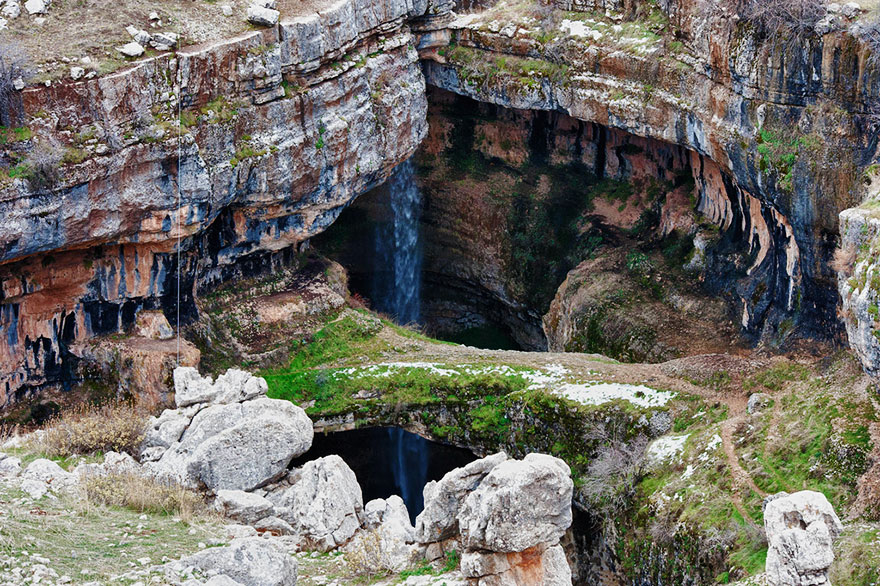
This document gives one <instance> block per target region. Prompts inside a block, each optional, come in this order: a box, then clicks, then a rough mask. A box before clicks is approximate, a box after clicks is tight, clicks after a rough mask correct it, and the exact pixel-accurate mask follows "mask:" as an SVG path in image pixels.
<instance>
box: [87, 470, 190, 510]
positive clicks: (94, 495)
mask: <svg viewBox="0 0 880 586" xmlns="http://www.w3.org/2000/svg"><path fill="white" fill-rule="evenodd" d="M81 486H82V489H83V491H84V492H85V497H86V499H87V500H88V501H89V502H90V503H93V504H98V505H109V506H114V507H125V508H127V509H131V510H133V511H137V512H139V513H154V514H160V515H178V516H180V518H181V519H182V520H184V521H187V522H188V521H189V520H190V519H192V516H193V515H194V514H195V513H197V512H199V511H200V510H202V509H203V508H204V507H205V502H204V500H203V499H202V497H201V496H200V495H199V494H198V493H197V492H195V491H193V490H190V489H188V488H185V487H183V486H181V485H179V484H176V483H172V482H160V481H157V480H154V479H152V478H149V477H145V476H141V475H140V474H135V473H119V474H107V475H105V476H87V477H86V478H85V479H84V480H83V482H82V483H81Z"/></svg>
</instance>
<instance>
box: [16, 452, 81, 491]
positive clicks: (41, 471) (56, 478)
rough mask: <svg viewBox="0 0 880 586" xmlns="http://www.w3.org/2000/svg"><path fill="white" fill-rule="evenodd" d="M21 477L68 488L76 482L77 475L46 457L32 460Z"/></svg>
mask: <svg viewBox="0 0 880 586" xmlns="http://www.w3.org/2000/svg"><path fill="white" fill-rule="evenodd" d="M21 477H22V479H25V480H37V481H39V482H43V483H45V484H46V485H48V486H49V487H51V488H66V487H68V486H71V485H73V484H74V483H75V482H76V477H75V476H74V475H73V474H72V473H70V472H67V471H66V470H64V469H63V468H62V467H61V466H59V465H58V464H56V463H55V462H53V461H52V460H47V459H45V458H40V459H39V460H34V461H33V462H31V463H30V464H29V465H28V467H27V468H25V470H24V472H22V473H21Z"/></svg>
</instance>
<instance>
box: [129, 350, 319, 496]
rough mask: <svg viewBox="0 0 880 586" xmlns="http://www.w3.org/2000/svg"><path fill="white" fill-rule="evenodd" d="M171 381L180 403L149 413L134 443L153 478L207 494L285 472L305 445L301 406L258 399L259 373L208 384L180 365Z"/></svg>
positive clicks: (308, 434)
mask: <svg viewBox="0 0 880 586" xmlns="http://www.w3.org/2000/svg"><path fill="white" fill-rule="evenodd" d="M174 380H175V388H176V391H177V394H176V397H177V402H178V405H184V406H183V407H180V408H178V409H175V410H166V411H165V412H163V413H162V415H161V416H159V417H153V418H152V419H151V420H150V423H149V428H148V430H147V433H146V437H145V440H144V445H143V448H142V451H143V459H144V460H147V461H148V464H147V469H148V470H149V471H150V472H151V473H152V474H154V475H155V476H156V477H158V478H161V479H169V480H174V481H176V482H180V483H181V484H183V485H185V486H191V487H200V486H204V487H206V488H207V489H208V490H210V491H211V492H215V493H216V492H218V491H222V490H233V491H247V490H253V489H255V488H258V487H260V486H264V485H266V484H269V483H270V482H273V481H274V480H277V479H278V478H280V477H281V476H283V475H284V474H286V473H287V466H288V464H289V463H290V461H291V460H292V459H293V458H295V457H297V456H300V455H302V454H304V453H305V452H306V451H307V450H308V449H309V448H310V447H311V445H312V437H313V435H314V431H313V428H312V422H311V420H310V419H309V418H308V416H307V415H306V414H305V412H304V411H303V410H302V409H300V408H299V407H297V406H295V405H293V404H291V403H290V402H288V401H281V400H277V399H269V398H266V397H265V392H266V382H265V381H264V380H262V379H260V378H257V377H253V376H251V375H250V374H248V373H246V372H243V371H237V370H233V369H230V370H229V371H227V372H226V374H225V375H222V376H219V377H217V381H216V382H212V381H211V379H203V378H201V377H200V376H199V375H198V372H195V370H194V369H191V368H186V367H181V368H178V369H177V370H175V373H174Z"/></svg>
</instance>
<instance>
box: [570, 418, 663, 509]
mask: <svg viewBox="0 0 880 586" xmlns="http://www.w3.org/2000/svg"><path fill="white" fill-rule="evenodd" d="M593 439H597V440H599V441H600V442H602V444H601V445H600V447H599V448H598V450H597V451H596V455H595V456H594V458H593V460H592V462H590V465H589V467H588V468H587V473H586V475H585V477H584V483H583V487H582V491H583V494H584V496H585V497H586V498H587V500H588V502H589V503H590V504H591V506H593V507H594V508H595V509H596V510H597V511H601V513H602V515H601V516H602V517H603V518H606V519H614V518H616V517H617V515H618V514H620V513H622V512H623V511H625V510H626V509H627V508H628V507H629V506H631V505H632V503H633V502H634V497H635V493H636V487H637V486H638V483H639V482H640V481H641V479H642V477H643V476H644V472H645V471H644V462H645V459H644V455H645V449H646V448H647V447H648V440H647V438H646V437H644V436H642V435H640V436H637V437H635V438H634V439H631V440H629V441H626V440H625V439H624V438H623V436H622V434H621V433H619V432H613V433H609V432H608V431H607V430H605V429H601V428H600V429H598V430H596V431H595V432H594V434H593Z"/></svg>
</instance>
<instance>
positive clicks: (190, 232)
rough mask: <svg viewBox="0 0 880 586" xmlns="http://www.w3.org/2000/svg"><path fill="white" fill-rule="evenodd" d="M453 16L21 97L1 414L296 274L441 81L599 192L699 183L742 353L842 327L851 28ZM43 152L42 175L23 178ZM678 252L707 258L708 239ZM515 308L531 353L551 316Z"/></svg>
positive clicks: (169, 62)
mask: <svg viewBox="0 0 880 586" xmlns="http://www.w3.org/2000/svg"><path fill="white" fill-rule="evenodd" d="M451 8H452V6H451V5H450V4H448V3H436V4H435V3H429V2H427V1H424V0H423V1H422V2H413V3H408V2H393V1H390V0H389V1H386V2H382V1H378V0H377V1H373V2H360V1H359V2H346V1H342V2H337V3H336V4H334V5H332V6H328V7H327V8H326V9H321V10H319V11H317V12H315V13H314V14H312V15H309V16H301V17H297V18H287V19H285V18H284V17H282V22H281V23H280V24H279V25H278V26H277V27H272V28H268V29H264V30H255V31H253V32H249V33H245V34H243V35H240V36H238V37H235V38H232V39H227V40H224V41H221V42H216V43H212V44H209V45H205V46H193V47H185V48H183V49H181V50H179V51H176V52H173V53H163V54H160V55H158V56H154V57H151V58H147V59H143V60H141V61H138V62H136V63H134V64H133V66H132V67H131V68H129V69H126V70H124V71H121V72H119V73H115V74H111V75H107V76H103V77H98V78H96V79H92V80H85V81H79V82H72V81H65V82H61V83H55V84H54V85H51V86H49V87H44V86H38V87H30V88H27V89H25V90H24V91H23V92H22V94H21V97H22V101H23V106H24V112H25V121H24V122H25V125H26V126H27V128H28V129H29V136H28V137H26V138H24V139H23V140H21V141H18V142H13V143H8V144H6V145H5V153H4V162H5V163H6V164H7V166H8V168H9V173H8V175H9V177H8V178H7V179H5V180H4V182H5V184H4V185H3V186H2V188H0V206H2V219H0V223H2V229H0V280H2V288H0V291H2V293H0V330H2V336H0V383H2V387H0V389H2V397H0V406H2V405H7V404H9V403H10V402H12V401H15V400H17V399H20V398H22V397H24V396H27V395H29V394H32V393H34V392H36V391H38V390H40V389H42V388H46V387H48V386H52V385H59V384H61V385H66V384H70V383H72V382H75V381H76V380H77V379H78V377H79V376H81V375H80V374H78V373H77V362H78V358H79V357H80V356H82V355H83V354H84V353H85V352H86V351H87V350H86V349H85V346H84V345H87V343H88V342H89V341H90V340H92V339H94V338H95V337H96V336H100V335H104V334H114V333H119V332H124V331H126V330H127V329H128V328H129V327H130V326H131V324H132V323H133V322H134V321H135V320H136V316H137V314H138V313H139V312H141V311H142V310H153V309H157V310H162V311H163V312H164V313H165V316H166V317H167V318H168V320H169V321H170V322H171V323H172V325H176V322H177V316H178V312H179V314H180V319H181V322H182V323H187V322H188V321H192V320H195V319H196V318H197V313H198V310H197V308H196V304H195V298H196V297H197V296H199V295H200V294H204V293H207V292H210V291H211V289H212V288H213V287H215V286H216V285H217V284H219V283H221V282H223V281H228V280H230V279H235V278H238V277H241V276H245V275H249V274H253V273H258V272H265V271H269V270H272V269H273V268H274V267H278V266H281V265H286V264H290V263H291V262H293V259H294V256H295V253H296V250H297V248H298V246H299V244H300V243H302V242H304V241H305V240H307V239H308V238H310V237H311V236H314V235H315V234H318V233H320V232H322V231H323V230H324V229H325V228H326V227H327V226H328V225H330V224H331V223H332V222H333V221H334V220H335V218H336V217H337V216H338V215H339V213H340V211H341V210H342V209H343V208H344V207H345V206H346V205H347V204H348V203H349V202H351V201H352V200H353V199H354V198H355V197H357V196H358V195H359V194H361V193H364V192H366V191H368V190H369V189H371V188H373V187H375V186H376V185H378V184H380V183H382V182H383V181H384V180H385V179H387V177H388V176H389V174H390V172H391V170H392V169H393V168H394V167H395V166H396V165H398V164H399V163H401V162H403V161H404V160H406V159H408V158H409V157H410V156H411V155H412V154H413V153H414V152H415V151H416V148H417V146H418V145H419V143H420V142H421V141H422V139H423V138H424V137H425V136H426V135H427V133H428V127H427V123H426V111H427V100H426V90H425V83H426V81H427V83H428V84H429V85H431V86H434V87H436V88H439V89H443V90H446V91H449V92H453V93H456V94H460V95H462V96H467V97H470V98H473V99H474V100H477V101H479V102H482V103H488V104H494V105H497V106H503V107H505V108H508V109H513V110H517V111H525V112H532V114H529V116H530V117H532V118H533V119H534V121H536V122H535V123H537V124H545V123H546V122H547V121H548V120H550V118H552V119H553V120H556V121H558V120H559V116H560V115H561V114H565V115H566V116H567V117H568V118H569V119H570V120H572V121H575V122H566V123H565V124H568V125H569V126H570V130H572V131H573V132H575V134H577V132H585V133H587V134H586V135H585V136H586V138H583V139H582V138H577V139H574V138H572V140H570V141H569V142H568V144H567V145H560V148H562V150H565V151H566V152H565V155H564V158H566V161H567V162H569V163H571V162H577V163H578V164H582V165H584V166H585V167H587V168H588V169H591V170H592V172H593V173H594V174H596V175H598V176H599V177H604V176H605V175H606V174H608V173H610V172H614V171H615V170H614V165H615V163H618V164H623V166H624V168H625V169H626V165H627V163H626V161H625V159H626V157H624V160H623V162H622V163H621V161H615V159H613V158H610V157H609V156H608V152H609V149H608V148H607V146H606V147H605V148H595V149H594V148H593V147H589V145H595V144H598V143H599V142H600V141H602V140H605V141H609V142H607V144H612V145H614V146H615V147H621V146H623V145H625V144H637V143H638V141H637V140H636V138H632V139H631V138H627V137H630V136H631V137H640V139H650V140H651V141H655V142H653V143H651V144H652V145H669V146H662V148H661V150H662V149H672V148H673V147H675V148H676V149H679V150H674V149H673V150H674V153H673V155H674V156H673V159H674V164H672V165H665V164H664V166H663V169H657V170H656V171H657V173H659V174H660V175H661V176H662V175H663V174H665V173H666V172H667V171H669V172H671V173H672V174H673V175H674V172H675V170H676V169H678V170H686V171H687V172H688V173H689V174H690V176H691V177H693V180H694V192H693V193H694V195H695V202H693V207H692V209H693V210H696V212H697V213H698V215H699V217H700V218H705V219H707V220H708V221H709V222H710V223H711V224H714V226H715V227H716V228H715V229H716V231H717V232H718V233H719V234H720V238H719V239H718V241H719V242H725V243H726V244H725V246H727V248H726V249H724V248H723V247H722V248H716V249H715V250H716V251H717V254H714V255H713V254H710V255H709V257H708V258H709V262H708V265H707V266H708V267H709V268H708V269H707V273H706V274H709V273H713V267H715V268H717V267H720V266H723V267H724V268H722V269H720V272H721V273H723V275H724V278H723V279H720V280H719V281H718V283H717V285H718V288H717V290H718V291H721V290H723V291H724V292H725V294H727V295H728V296H730V297H731V299H732V303H734V305H735V306H736V314H737V316H736V317H737V319H736V321H737V323H738V324H740V325H741V329H742V331H743V333H744V334H745V335H746V336H747V337H748V338H750V339H751V340H752V341H755V342H756V341H759V340H771V341H772V340H778V339H779V338H780V337H781V333H788V332H795V333H797V334H798V335H805V336H821V337H827V336H829V335H830V336H832V337H834V336H836V335H838V334H839V333H840V332H841V331H842V328H841V327H840V322H839V320H838V319H837V317H836V315H835V313H836V308H837V298H838V297H837V287H838V283H837V275H836V273H835V271H834V270H833V269H832V268H831V266H830V264H829V260H830V257H831V254H832V252H833V250H834V248H835V246H836V241H837V237H838V214H839V213H840V212H841V211H842V210H844V209H846V208H849V207H852V206H855V205H857V204H859V203H860V202H861V201H862V199H863V197H864V186H863V184H862V181H861V179H862V175H863V170H864V169H865V168H866V167H867V166H868V164H869V163H870V162H871V161H872V160H873V158H874V155H875V151H876V146H877V145H876V136H875V134H874V133H872V132H871V131H870V128H869V114H870V112H871V111H872V108H873V107H874V104H875V102H876V100H877V97H878V94H880V87H878V83H880V80H878V75H877V72H876V68H873V67H870V66H869V59H870V56H871V55H870V49H869V48H868V47H867V46H866V45H865V44H864V43H862V42H861V41H860V40H859V38H858V34H857V27H858V26H859V21H858V15H856V16H855V17H853V18H849V19H848V18H845V17H843V16H842V15H831V17H829V18H826V19H823V24H822V26H821V27H817V29H816V31H815V34H811V35H807V37H806V38H805V39H803V41H802V42H801V43H781V44H775V43H773V42H771V41H769V40H767V39H764V38H762V37H761V35H760V34H759V33H758V32H756V31H755V30H754V29H753V28H752V27H751V26H750V25H749V23H747V22H745V21H742V20H737V19H733V18H730V16H729V15H728V14H725V13H724V12H723V11H721V10H720V8H718V7H715V8H713V9H706V6H705V5H704V3H702V2H697V1H696V0H679V1H677V2H661V3H659V5H657V6H655V5H654V4H651V3H648V2H620V3H615V2H611V3H608V2H600V3H594V2H587V3H565V2H562V3H559V4H558V5H555V7H553V8H552V9H551V8H547V7H541V5H538V4H535V5H531V4H507V3H504V2H502V3H499V4H498V5H496V6H494V7H493V6H482V5H479V6H468V7H467V8H468V9H470V10H473V12H472V13H470V14H463V15H460V16H456V15H455V14H454V13H452V12H450V9H451ZM594 10H600V11H607V14H602V13H600V12H593V11H594ZM462 12H464V10H462ZM420 58H421V60H422V65H421V66H420V64H419V59H420ZM535 112H549V113H550V114H549V116H550V118H548V117H547V115H544V114H540V115H539V114H536V113H535ZM577 121H580V122H577ZM581 123H583V124H581ZM603 129H604V130H603ZM432 130H433V129H432ZM437 132H440V130H437ZM603 137H604V138H603ZM490 138H491V137H490ZM496 138H497V140H494V141H493V140H488V141H487V142H486V143H485V144H484V145H483V146H482V147H481V148H482V149H483V152H484V154H486V155H488V156H489V158H491V157H492V156H497V157H498V158H501V159H504V160H506V161H507V162H508V163H509V162H511V161H515V160H516V159H517V157H520V155H521V153H519V151H518V149H519V148H520V146H521V145H520V144H519V141H520V140H521V139H523V140H526V139H527V137H526V136H525V135H522V136H517V135H515V136H513V137H510V138H508V137H502V136H498V137H496ZM615 141H616V142H615ZM584 147H588V148H586V149H584ZM640 148H641V147H640ZM426 149H427V151H429V150H430V143H429V144H428V146H427V147H426ZM566 149H567V150H566ZM578 149H580V150H578ZM648 151H652V149H648ZM35 154H39V155H40V156H41V157H42V159H43V160H50V161H52V164H51V165H49V166H48V167H49V168H43V167H38V168H37V169H36V171H37V172H35V169H34V167H33V165H32V166H31V167H30V168H27V167H26V166H25V165H23V162H25V161H28V160H35V158H38V157H35ZM624 154H626V153H624ZM560 156H561V155H560ZM28 157H30V158H28ZM551 158H552V157H551ZM550 162H553V161H550ZM627 172H628V173H629V171H627ZM22 175H29V176H30V180H27V179H26V178H23V177H22ZM178 178H180V180H179V181H178ZM667 197H668V196H667ZM678 197H679V198H680V199H681V198H682V197H684V196H683V194H681V193H680V194H679V195H678ZM670 209H671V208H670ZM667 219H668V218H667ZM685 232H686V233H687V235H688V236H690V237H694V243H695V245H697V248H700V246H702V244H700V240H699V238H697V236H699V234H700V226H699V222H698V223H696V224H694V225H692V226H690V227H688V228H687V229H686V230H685ZM710 252H711V251H710ZM713 263H721V264H713ZM178 271H180V274H181V285H180V289H179V292H178V285H177V274H178ZM716 272H717V271H716ZM491 278H493V277H491V275H490V276H488V277H487V279H488V280H486V279H484V281H486V282H483V283H481V284H480V286H481V287H483V289H487V290H490V291H491V285H492V284H491V283H490V282H489V281H491ZM496 293H499V292H498V291H497V290H496V291H494V292H492V298H493V302H494V301H497V299H499V298H501V297H502V295H500V294H496ZM501 293H504V292H501ZM178 294H179V297H180V302H179V303H178ZM551 297H552V296H551ZM506 300H507V301H508V302H509V303H508V305H509V307H510V308H513V309H514V310H515V311H513V312H512V313H516V312H520V314H521V317H522V320H521V323H522V324H526V323H527V322H528V324H530V325H528V328H525V330H528V329H529V328H531V331H530V332H528V331H527V333H526V334H525V336H524V338H525V339H526V341H530V342H529V345H530V347H541V340H540V338H541V335H542V334H543V332H544V330H545V329H546V327H547V324H546V322H545V323H544V324H539V319H540V317H541V313H540V311H539V312H536V311H534V310H532V309H529V308H527V307H525V306H524V305H522V300H521V299H517V298H516V296H509V295H508V296H507V298H506ZM557 305H558V304H557ZM541 311H543V310H541ZM562 313H563V314H564V313H565V312H564V311H563V312H562ZM560 319H561V321H562V322H565V318H564V315H562V316H560ZM861 319H862V321H863V322H864V320H865V319H867V318H864V317H862V318H861ZM872 323H873V322H871V324H872ZM871 324H869V325H868V326H867V327H868V329H869V330H870V329H871V328H873V325H871ZM541 325H543V326H544V327H540V326H541ZM536 328H540V330H539V329H536ZM551 329H552V325H551ZM563 337H564V336H563ZM569 338H571V336H569ZM872 339H874V338H873V337H872V336H870V335H869V336H867V337H865V336H862V337H855V338H854V337H853V336H851V340H852V341H853V343H854V344H855V345H856V346H857V347H858V346H859V345H862V346H864V345H865V344H870V343H874V344H876V341H874V342H872V341H871V340H872ZM866 340H867V341H866ZM536 341H537V343H535V342H536ZM521 342H522V341H521ZM562 346H565V342H563V343H562ZM878 348H880V347H878ZM862 355H864V353H862Z"/></svg>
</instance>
